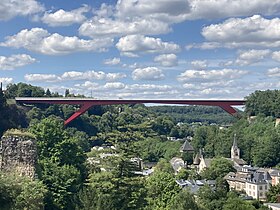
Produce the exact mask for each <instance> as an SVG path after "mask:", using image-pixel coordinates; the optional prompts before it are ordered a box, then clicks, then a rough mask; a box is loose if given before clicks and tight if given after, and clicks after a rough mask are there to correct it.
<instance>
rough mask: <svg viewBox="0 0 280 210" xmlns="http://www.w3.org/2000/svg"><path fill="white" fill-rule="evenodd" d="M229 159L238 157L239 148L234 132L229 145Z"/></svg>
mask: <svg viewBox="0 0 280 210" xmlns="http://www.w3.org/2000/svg"><path fill="white" fill-rule="evenodd" d="M231 159H240V149H239V148H238V146H237V140H236V133H235V134H234V137H233V144H232V147H231Z"/></svg>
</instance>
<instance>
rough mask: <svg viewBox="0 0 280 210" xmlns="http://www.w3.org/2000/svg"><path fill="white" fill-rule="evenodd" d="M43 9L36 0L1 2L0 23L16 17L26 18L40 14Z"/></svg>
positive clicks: (7, 0) (3, 0)
mask: <svg viewBox="0 0 280 210" xmlns="http://www.w3.org/2000/svg"><path fill="white" fill-rule="evenodd" d="M43 10H44V7H43V6H42V5H41V4H40V3H38V2H37V1H36V0H24V1H22V0H1V1H0V21H1V20H9V19H12V18H14V17H16V16H27V15H32V14H35V13H38V12H42V11H43Z"/></svg>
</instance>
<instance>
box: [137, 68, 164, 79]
mask: <svg viewBox="0 0 280 210" xmlns="http://www.w3.org/2000/svg"><path fill="white" fill-rule="evenodd" d="M164 78H165V76H164V74H163V73H162V70H161V69H158V68H157V67H146V68H138V69H135V70H134V71H133V72H132V79H133V80H162V79H164Z"/></svg>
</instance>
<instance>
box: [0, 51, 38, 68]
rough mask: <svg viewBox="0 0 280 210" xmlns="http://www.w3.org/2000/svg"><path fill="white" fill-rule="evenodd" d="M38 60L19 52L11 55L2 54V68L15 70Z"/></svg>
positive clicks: (0, 59) (0, 65)
mask: <svg viewBox="0 0 280 210" xmlns="http://www.w3.org/2000/svg"><path fill="white" fill-rule="evenodd" d="M35 61H36V59H35V58H32V57H31V56H30V55H26V54H17V55H11V56H10V57H5V56H0V70H13V69H15V68H17V67H21V66H25V65H28V64H31V63H34V62H35Z"/></svg>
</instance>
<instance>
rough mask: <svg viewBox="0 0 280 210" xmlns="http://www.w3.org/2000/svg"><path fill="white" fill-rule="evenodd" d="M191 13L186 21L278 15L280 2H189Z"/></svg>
mask: <svg viewBox="0 0 280 210" xmlns="http://www.w3.org/2000/svg"><path fill="white" fill-rule="evenodd" d="M189 2H190V7H191V12H190V13H189V14H187V15H186V19H216V18H227V17H238V16H249V15H254V14H262V15H278V14H279V11H280V1H279V0H275V1H262V0H236V1H232V0H219V1H217V0H207V1H205V0H190V1H189Z"/></svg>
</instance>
